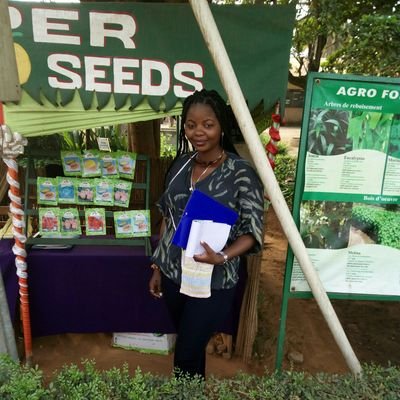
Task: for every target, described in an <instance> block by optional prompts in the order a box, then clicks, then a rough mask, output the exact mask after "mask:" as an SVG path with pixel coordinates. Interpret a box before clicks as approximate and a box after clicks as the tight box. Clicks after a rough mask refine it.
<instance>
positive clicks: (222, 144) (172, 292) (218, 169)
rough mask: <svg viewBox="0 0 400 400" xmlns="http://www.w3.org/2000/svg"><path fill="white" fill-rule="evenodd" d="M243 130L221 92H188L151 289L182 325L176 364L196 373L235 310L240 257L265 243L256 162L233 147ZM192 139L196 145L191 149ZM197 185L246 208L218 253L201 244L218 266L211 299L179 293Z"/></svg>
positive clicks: (205, 258)
mask: <svg viewBox="0 0 400 400" xmlns="http://www.w3.org/2000/svg"><path fill="white" fill-rule="evenodd" d="M237 129H238V127H237V123H236V120H235V117H234V115H233V113H232V111H231V110H230V108H229V107H228V106H227V105H226V103H225V102H224V100H223V99H222V98H221V97H220V95H219V94H218V93H217V92H216V91H207V90H201V91H198V92H195V93H194V94H193V95H191V96H189V97H188V98H186V99H185V101H184V104H183V111H182V128H181V131H180V137H179V148H178V155H177V157H176V159H175V160H174V162H173V164H172V167H171V168H170V170H169V171H168V173H167V177H166V189H165V192H164V194H163V195H162V197H161V199H160V201H159V204H158V206H159V208H160V211H161V213H162V215H163V217H164V218H163V223H162V227H161V232H160V241H159V244H158V246H157V248H156V250H155V252H154V254H153V257H152V262H153V264H152V268H153V275H152V277H151V279H150V282H149V289H150V293H151V294H152V295H153V296H155V297H160V296H161V295H163V296H164V298H165V301H166V304H167V308H168V311H169V313H170V315H171V318H172V321H173V323H174V325H175V327H176V332H177V341H176V345H175V355H174V367H175V370H176V372H177V373H183V374H186V375H189V376H195V375H200V376H201V377H203V378H204V377H205V348H206V345H207V343H208V341H209V340H210V338H211V336H212V335H213V333H215V332H216V330H217V329H218V326H219V325H220V323H221V322H223V321H224V320H225V319H226V317H227V316H228V314H229V312H230V311H231V308H232V304H233V300H234V294H235V287H236V284H237V282H238V269H239V263H240V256H242V255H245V254H249V253H257V252H258V251H260V250H261V248H262V243H263V237H262V232H263V214H264V213H263V206H264V200H263V188H262V185H261V183H260V180H259V178H258V176H257V174H256V173H255V171H254V170H253V168H252V167H251V166H250V164H249V163H248V162H246V161H244V160H242V159H241V158H240V157H239V156H238V155H237V153H236V150H235V149H234V147H233V144H232V142H231V140H230V136H231V135H232V133H234V131H235V130H237ZM189 142H190V144H191V145H192V147H193V148H194V149H195V151H193V152H192V151H189ZM194 189H198V190H200V191H201V192H203V193H205V194H206V195H208V196H211V197H213V198H214V199H215V200H217V201H218V202H220V203H222V204H224V205H225V206H228V207H230V208H232V209H234V210H235V211H236V212H237V213H238V214H239V218H238V220H237V222H236V223H235V224H234V225H233V226H232V228H231V231H230V234H229V239H228V241H227V244H226V246H225V248H224V249H223V251H221V252H218V253H216V252H215V251H213V250H212V248H211V247H210V246H209V245H208V244H207V243H202V246H203V248H204V252H203V253H202V254H196V255H195V256H194V257H193V258H194V260H195V261H196V262H199V263H207V264H212V265H214V268H213V271H212V277H211V296H210V297H208V298H198V297H190V296H188V295H186V294H182V293H180V285H181V276H182V267H181V253H182V249H181V248H179V247H177V246H175V245H174V244H173V243H172V238H173V235H174V233H175V230H176V226H177V225H178V223H179V220H180V218H181V217H182V214H183V210H184V208H185V205H186V203H187V201H188V199H189V197H190V194H191V192H192V191H193V190H194Z"/></svg>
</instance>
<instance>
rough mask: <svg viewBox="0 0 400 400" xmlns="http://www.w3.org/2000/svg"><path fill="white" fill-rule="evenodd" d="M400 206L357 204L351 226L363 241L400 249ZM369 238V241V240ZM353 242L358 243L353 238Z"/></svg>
mask: <svg viewBox="0 0 400 400" xmlns="http://www.w3.org/2000/svg"><path fill="white" fill-rule="evenodd" d="M399 210H400V206H399V205H396V204H395V205H391V206H388V205H384V206H379V205H372V204H371V205H369V204H355V205H354V207H353V212H352V217H351V221H350V222H351V226H352V233H354V232H353V231H354V230H355V231H356V233H357V234H358V235H359V236H363V238H364V239H365V238H366V239H367V241H365V240H364V242H363V243H376V244H381V245H383V246H388V247H393V248H394V249H400V231H399V228H398V227H399V225H400V212H399ZM368 239H369V241H368ZM350 243H351V244H358V243H357V242H355V241H354V240H353V239H352V240H351V242H350Z"/></svg>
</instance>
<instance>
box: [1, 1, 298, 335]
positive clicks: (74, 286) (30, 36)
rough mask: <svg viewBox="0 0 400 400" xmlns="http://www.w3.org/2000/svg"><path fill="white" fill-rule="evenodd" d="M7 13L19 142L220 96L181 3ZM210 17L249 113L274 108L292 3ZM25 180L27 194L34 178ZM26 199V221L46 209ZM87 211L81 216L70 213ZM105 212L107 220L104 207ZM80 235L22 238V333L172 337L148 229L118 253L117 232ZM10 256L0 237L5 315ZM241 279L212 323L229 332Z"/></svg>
mask: <svg viewBox="0 0 400 400" xmlns="http://www.w3.org/2000/svg"><path fill="white" fill-rule="evenodd" d="M9 12H10V20H11V28H12V32H13V38H14V46H15V50H16V57H17V63H18V71H19V76H20V82H21V84H22V89H23V90H22V98H21V101H20V102H19V103H18V104H17V103H7V104H5V105H4V113H5V122H6V123H7V125H8V126H9V127H10V128H11V129H12V130H13V131H14V132H19V133H20V134H22V135H23V136H24V137H26V138H29V137H35V136H43V135H52V134H57V133H61V132H68V131H73V130H80V129H87V128H95V127H99V126H108V125H118V124H122V123H134V122H138V121H146V120H153V119H159V118H162V117H165V116H168V115H179V113H180V110H181V102H182V100H183V99H184V98H185V97H186V96H188V95H189V94H191V93H192V92H193V91H194V90H200V89H202V88H208V89H210V88H214V89H216V90H218V91H219V92H220V93H222V94H223V93H224V90H223V89H222V86H221V83H220V81H219V78H218V74H217V72H216V70H215V67H214V65H213V64H212V61H211V59H210V57H209V55H208V52H207V48H206V46H205V44H204V41H203V39H202V36H201V33H200V31H199V29H198V27H197V23H196V21H195V19H194V17H193V15H192V12H191V9H190V6H189V5H187V4H160V3H158V4H153V3H83V4H63V5H57V4H47V3H46V4H40V5H38V4H34V3H24V2H12V1H11V2H9ZM212 12H213V14H214V16H215V19H216V21H217V24H218V26H219V29H220V32H221V35H222V37H223V39H224V41H225V45H226V48H227V51H228V54H229V56H230V57H231V61H232V64H233V66H234V68H235V70H236V73H237V76H238V79H239V83H240V85H241V87H242V89H243V92H244V94H245V96H246V99H247V102H248V106H249V108H250V109H253V108H254V107H255V106H259V105H260V104H262V107H263V108H264V109H265V110H271V109H272V108H273V107H274V106H275V105H276V104H277V103H280V104H281V110H283V106H284V99H285V93H286V87H287V71H288V59H289V50H290V42H291V34H292V28H293V20H294V12H295V10H294V8H293V7H291V6H290V7H289V6H251V7H237V6H212ZM126 150H127V149H126ZM28 152H29V149H28ZM144 156H145V155H144ZM64 172H65V170H64ZM27 179H28V180H27V182H26V187H28V184H29V183H32V181H29V179H33V180H34V179H38V177H31V176H28V178H27ZM148 179H151V173H150V175H149V176H148ZM160 184H161V183H160ZM36 187H37V188H39V187H40V186H38V185H36ZM132 190H133V191H134V190H135V186H134V185H133V187H132ZM147 190H148V189H147ZM24 195H25V196H29V191H26V192H25V193H24ZM36 196H39V195H38V194H36ZM37 198H38V199H39V197H37ZM24 200H25V203H24V209H25V210H24V211H25V212H26V213H27V215H28V216H33V217H37V216H38V215H40V208H47V207H49V208H50V206H49V204H39V203H40V202H38V203H37V204H35V206H32V204H31V203H29V201H28V199H27V198H25V199H24ZM58 206H60V205H57V207H58ZM147 206H148V198H147V204H145V207H147ZM59 208H61V209H62V208H63V206H60V207H59ZM92 208H93V206H92V205H88V206H87V207H84V209H80V210H79V213H81V214H80V217H82V216H83V215H84V214H85V212H87V210H91V209H92ZM104 208H105V209H106V212H108V213H111V214H113V213H115V209H114V208H113V207H112V206H111V205H105V206H104ZM47 211H49V209H47ZM132 211H135V210H132ZM82 213H83V214H82ZM113 216H114V218H115V214H113ZM86 222H87V219H86ZM85 228H86V229H87V226H86V227H85ZM39 231H40V232H41V233H43V226H42V227H39ZM83 232H84V231H82V234H81V235H80V236H79V237H75V238H74V240H70V242H69V243H68V239H65V238H63V242H62V243H63V244H66V245H67V247H68V248H65V249H54V248H53V249H43V248H41V249H37V248H36V249H35V248H33V247H30V245H34V244H53V245H54V244H57V243H59V242H57V241H56V240H55V239H54V238H51V237H46V235H42V236H44V237H45V242H43V241H42V242H37V241H36V242H35V241H34V240H33V238H31V239H30V240H31V241H30V242H28V243H29V246H28V248H27V250H28V253H27V257H26V261H27V266H28V267H27V274H28V283H29V307H30V323H31V330H32V334H33V335H34V336H41V335H51V334H56V333H64V332H118V331H139V332H161V333H168V332H171V331H172V326H171V322H170V321H169V319H168V316H167V314H166V310H165V306H164V303H163V302H162V300H155V299H153V298H152V297H150V296H149V295H148V291H147V288H148V280H149V276H150V273H151V270H150V268H149V263H150V261H149V254H148V253H149V248H148V247H146V246H147V245H146V243H149V242H150V236H151V234H154V233H155V232H146V237H147V238H148V240H144V241H143V240H139V241H138V240H136V241H135V238H134V237H127V238H124V239H123V240H126V246H124V243H122V246H115V245H116V244H117V242H116V241H115V239H116V238H115V236H113V237H108V236H107V235H106V237H105V238H104V239H106V240H108V243H106V244H107V246H104V244H105V243H102V242H101V241H100V240H99V241H98V242H97V243H96V240H94V241H93V242H91V243H87V242H84V239H86V238H85V236H84V234H83ZM86 233H87V232H86ZM104 233H107V232H104ZM28 240H29V238H28ZM80 240H81V242H80ZM100 243H101V245H100ZM120 244H121V243H120ZM68 245H71V246H72V247H71V248H70V247H69V246H68ZM10 251H11V243H10V241H1V253H0V257H2V258H1V260H2V262H1V266H2V271H1V272H2V274H3V276H4V277H5V281H6V282H5V283H6V289H7V295H8V299H9V306H10V310H11V314H12V315H13V316H14V312H15V308H16V301H17V300H16V297H17V279H16V278H12V277H11V275H12V274H11V275H10V271H11V270H12V265H11V263H12V256H11V254H10ZM3 260H4V262H3ZM258 268H259V265H258ZM245 276H246V272H245V269H243V271H242V278H241V284H240V285H239V288H238V294H237V296H238V308H237V310H238V312H237V315H233V316H232V317H231V319H230V321H224V322H223V323H222V324H221V330H223V331H225V332H227V333H230V334H233V335H234V334H235V333H236V329H237V322H238V318H239V310H240V303H241V300H242V297H243V292H244V282H245ZM247 306H248V304H247ZM24 333H25V335H26V334H27V332H24Z"/></svg>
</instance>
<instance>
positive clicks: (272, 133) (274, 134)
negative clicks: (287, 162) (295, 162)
mask: <svg viewBox="0 0 400 400" xmlns="http://www.w3.org/2000/svg"><path fill="white" fill-rule="evenodd" d="M279 108H280V107H279V103H277V104H276V106H275V112H274V113H273V114H272V116H271V119H272V124H271V127H270V128H269V130H268V133H269V137H270V139H269V142H268V143H267V144H266V146H265V150H266V152H267V157H268V161H269V163H270V165H271V167H272V169H274V168H275V156H276V155H277V153H278V142H279V141H280V140H281V136H280V134H279V128H280V127H281V116H280V112H279Z"/></svg>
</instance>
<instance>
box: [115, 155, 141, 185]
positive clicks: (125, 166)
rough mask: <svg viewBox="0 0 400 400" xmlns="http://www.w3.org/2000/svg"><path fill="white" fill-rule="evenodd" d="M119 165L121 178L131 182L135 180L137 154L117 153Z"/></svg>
mask: <svg viewBox="0 0 400 400" xmlns="http://www.w3.org/2000/svg"><path fill="white" fill-rule="evenodd" d="M117 164H118V172H119V177H120V178H125V179H130V180H133V179H134V178H135V168H136V153H129V152H127V151H117Z"/></svg>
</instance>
